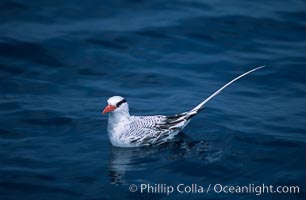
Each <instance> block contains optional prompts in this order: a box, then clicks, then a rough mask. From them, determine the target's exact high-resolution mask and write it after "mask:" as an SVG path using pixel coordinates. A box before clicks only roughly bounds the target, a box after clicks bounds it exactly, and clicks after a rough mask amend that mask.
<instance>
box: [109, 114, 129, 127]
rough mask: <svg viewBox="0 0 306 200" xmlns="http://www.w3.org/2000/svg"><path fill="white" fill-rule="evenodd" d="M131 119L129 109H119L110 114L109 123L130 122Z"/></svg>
mask: <svg viewBox="0 0 306 200" xmlns="http://www.w3.org/2000/svg"><path fill="white" fill-rule="evenodd" d="M129 119H130V113H129V110H120V111H119V110H118V111H116V112H111V113H110V114H109V118H108V123H109V125H116V124H122V123H126V122H128V121H129Z"/></svg>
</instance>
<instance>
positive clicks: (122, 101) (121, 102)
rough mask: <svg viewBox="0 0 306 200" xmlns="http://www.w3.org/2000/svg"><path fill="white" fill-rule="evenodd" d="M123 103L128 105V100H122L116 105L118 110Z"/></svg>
mask: <svg viewBox="0 0 306 200" xmlns="http://www.w3.org/2000/svg"><path fill="white" fill-rule="evenodd" d="M123 103H126V100H125V99H122V100H121V101H119V102H118V103H117V104H116V107H117V108H118V107H119V106H120V105H121V104H123Z"/></svg>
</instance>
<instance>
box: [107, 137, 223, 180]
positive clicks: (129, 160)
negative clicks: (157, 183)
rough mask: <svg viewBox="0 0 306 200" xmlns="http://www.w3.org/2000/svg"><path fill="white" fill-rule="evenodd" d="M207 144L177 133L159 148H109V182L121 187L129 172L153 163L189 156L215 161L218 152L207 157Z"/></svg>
mask: <svg viewBox="0 0 306 200" xmlns="http://www.w3.org/2000/svg"><path fill="white" fill-rule="evenodd" d="M209 151H210V145H209V142H207V141H204V140H200V141H195V140H192V138H190V137H189V136H187V135H186V134H184V133H182V132H181V133H179V134H178V135H177V137H175V138H174V139H173V140H171V141H169V142H167V143H164V144H161V145H159V146H150V147H139V148H118V147H111V150H110V152H111V155H110V159H109V172H108V176H109V177H110V182H111V183H112V184H117V185H121V184H123V183H125V179H124V178H125V176H126V174H127V173H128V172H129V171H137V170H144V169H146V168H148V167H149V166H150V164H152V163H153V162H157V161H160V160H161V159H162V160H170V161H171V160H179V159H182V158H185V157H188V156H189V155H192V156H196V157H197V158H198V159H201V160H204V161H207V162H210V161H211V158H210V156H213V157H214V159H216V156H217V154H220V152H216V151H214V155H208V154H207V153H208V152H209Z"/></svg>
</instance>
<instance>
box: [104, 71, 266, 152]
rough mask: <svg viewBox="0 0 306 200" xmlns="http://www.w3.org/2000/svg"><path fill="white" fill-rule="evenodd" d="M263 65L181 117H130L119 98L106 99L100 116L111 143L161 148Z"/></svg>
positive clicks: (126, 106) (125, 106) (127, 109)
mask: <svg viewBox="0 0 306 200" xmlns="http://www.w3.org/2000/svg"><path fill="white" fill-rule="evenodd" d="M263 67H265V66H260V67H257V68H254V69H252V70H250V71H247V72H245V73H243V74H241V75H240V76H238V77H236V78H234V79H233V80H231V81H230V82H228V83H226V84H225V85H223V86H222V87H221V88H220V89H218V90H217V91H215V92H214V93H213V94H211V95H210V96H209V97H208V98H206V99H205V100H204V101H202V102H201V103H200V104H198V105H197V106H196V107H194V108H193V109H191V110H189V111H187V112H183V113H181V114H176V115H171V116H166V115H153V116H132V115H130V113H129V105H128V102H127V100H126V99H125V98H124V97H121V96H113V97H110V98H109V99H108V100H107V104H108V105H107V106H106V107H105V108H104V110H103V111H102V114H106V113H109V117H108V125H107V132H108V137H109V140H110V142H111V144H112V145H113V146H115V147H122V148H125V147H126V148H129V147H144V146H152V145H160V144H163V143H165V142H168V141H169V140H171V139H173V138H174V137H175V136H176V135H177V134H178V133H179V132H181V131H182V130H183V129H184V128H185V127H186V126H187V125H188V123H189V122H190V120H191V119H192V118H193V117H194V116H195V115H197V114H198V113H199V112H200V111H201V110H202V109H203V108H204V107H205V105H206V103H207V102H208V101H210V100H211V99H212V98H213V97H215V96H216V95H218V94H219V93H220V92H221V91H222V90H224V89H225V88H226V87H228V86H229V85H231V84H232V83H234V82H235V81H237V80H238V79H240V78H242V77H244V76H246V75H248V74H250V73H252V72H254V71H256V70H259V69H261V68H263Z"/></svg>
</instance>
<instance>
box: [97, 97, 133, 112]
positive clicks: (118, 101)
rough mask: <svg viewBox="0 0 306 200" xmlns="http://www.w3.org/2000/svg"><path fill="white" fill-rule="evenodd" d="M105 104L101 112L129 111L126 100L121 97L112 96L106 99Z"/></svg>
mask: <svg viewBox="0 0 306 200" xmlns="http://www.w3.org/2000/svg"><path fill="white" fill-rule="evenodd" d="M107 104H108V105H107V106H106V107H105V108H104V110H103V112H102V114H105V113H109V112H129V107H128V104H127V101H126V100H125V98H123V97H120V96H113V97H111V98H109V99H108V100H107Z"/></svg>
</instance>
